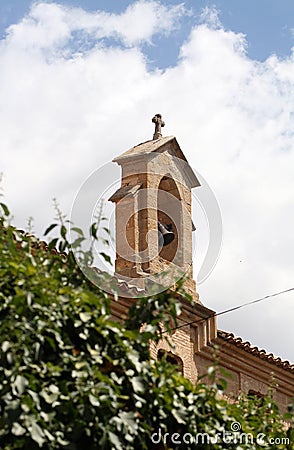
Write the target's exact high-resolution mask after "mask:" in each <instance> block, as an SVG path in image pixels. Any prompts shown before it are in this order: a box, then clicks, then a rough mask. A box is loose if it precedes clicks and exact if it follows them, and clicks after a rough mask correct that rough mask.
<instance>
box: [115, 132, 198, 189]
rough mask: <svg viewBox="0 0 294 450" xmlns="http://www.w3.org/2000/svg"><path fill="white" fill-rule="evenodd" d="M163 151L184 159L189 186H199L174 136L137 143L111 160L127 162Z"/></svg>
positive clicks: (121, 162) (120, 162)
mask: <svg viewBox="0 0 294 450" xmlns="http://www.w3.org/2000/svg"><path fill="white" fill-rule="evenodd" d="M163 152H168V153H170V154H171V155H172V156H175V157H176V158H178V159H179V160H182V161H184V164H183V166H182V167H183V170H184V171H185V173H186V176H187V177H188V179H189V181H190V186H191V187H197V186H200V182H199V180H198V178H197V177H196V175H195V173H194V171H193V169H192V168H191V166H190V165H189V163H188V161H187V159H186V157H185V155H184V153H183V151H182V149H181V147H180V146H179V144H178V141H177V140H176V138H175V136H166V137H161V138H159V139H156V140H150V141H146V142H142V143H141V144H138V145H136V146H135V147H132V148H130V149H129V150H127V151H125V152H124V153H122V154H121V155H119V156H117V157H116V158H114V159H113V162H116V163H118V164H120V165H121V164H123V163H124V162H127V161H129V160H131V159H133V158H136V157H139V156H143V155H151V154H152V153H163Z"/></svg>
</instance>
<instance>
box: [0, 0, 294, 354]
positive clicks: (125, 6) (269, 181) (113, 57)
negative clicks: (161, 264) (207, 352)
mask: <svg viewBox="0 0 294 450" xmlns="http://www.w3.org/2000/svg"><path fill="white" fill-rule="evenodd" d="M0 37H1V42H0V68H1V69H0V92H1V97H0V98H1V103H0V131H1V134H0V136H1V139H0V164H1V169H0V170H1V171H2V172H3V174H4V180H3V183H2V185H3V188H4V191H5V199H6V202H7V203H8V205H9V206H10V209H11V210H12V212H13V214H14V223H15V224H16V225H17V226H19V227H23V228H25V227H26V223H27V219H28V217H29V216H33V217H34V230H35V232H36V233H37V234H38V235H39V236H41V235H42V232H43V231H44V229H45V228H46V226H47V225H48V224H49V223H50V222H51V221H52V218H53V217H54V214H55V213H54V210H53V207H52V198H53V197H57V199H58V201H59V203H60V205H61V207H62V209H63V211H64V212H65V213H69V211H70V208H71V205H72V203H73V200H74V198H75V196H76V194H77V192H78V190H79V188H80V186H81V185H82V183H83V182H84V181H85V179H86V178H87V177H88V176H89V174H91V173H92V172H93V170H95V169H97V168H100V170H101V167H103V166H104V165H107V167H108V163H109V162H110V161H111V160H112V159H113V158H114V157H115V156H117V155H118V154H120V153H122V152H123V151H125V150H126V149H128V148H130V147H132V146H133V145H136V144H138V143H140V142H142V141H145V140H147V139H150V138H151V137H152V133H153V127H152V124H151V118H152V116H153V115H154V113H157V112H161V113H162V114H163V116H164V119H165V121H166V127H165V128H164V134H165V135H175V136H176V137H177V139H178V142H179V143H180V145H181V148H182V149H183V151H184V153H185V155H186V157H187V159H188V160H189V162H190V164H191V166H192V167H193V168H194V169H196V170H197V171H198V172H199V173H200V174H201V175H202V177H204V179H205V180H206V182H207V183H208V184H209V186H210V188H211V189H212V190H213V192H214V194H215V196H216V198H217V202H218V204H219V207H220V210H221V213H222V221H223V244H222V250H221V254H220V257H219V260H218V262H217V265H216V267H215V269H214V270H213V272H212V273H211V275H210V276H209V277H208V278H207V279H206V280H205V282H203V283H201V284H199V286H198V291H199V293H200V296H201V300H202V302H203V303H204V304H205V305H207V306H209V307H210V308H212V309H215V310H216V311H222V310H224V309H227V308H230V307H233V306H235V305H238V304H240V303H244V302H246V301H250V300H254V299H256V298H259V297H263V296H264V295H268V294H271V293H275V292H277V291H281V290H283V289H287V288H291V287H293V286H294V280H293V265H294V264H293V263H294V261H293V255H294V244H293V219H294V209H293V206H294V201H293V195H294V194H293V193H294V176H293V175H294V148H293V138H294V111H293V105H294V53H293V51H294V50H293V49H292V46H294V3H293V2H292V0H284V1H283V2H277V1H275V0H259V2H258V5H257V2H256V1H255V0H248V1H246V2H245V1H241V0H239V1H236V0H226V1H224V0H223V1H221V0H216V1H214V2H210V1H206V2H205V1H200V0H199V1H192V0H191V1H186V2H183V3H180V2H178V1H175V0H170V1H165V0H164V1H163V0H162V1H155V0H154V1H148V0H145V1H142V0H139V1H127V0H120V1H106V0H104V1H102V0H84V1H82V0H68V1H59V2H55V1H47V2H42V1H40V2H31V1H29V0H23V1H17V0H2V1H1V5H0ZM105 173H107V170H106V169H105ZM195 211H196V213H197V205H196V206H195ZM196 216H197V214H196ZM194 220H195V219H194ZM202 222H203V220H201V217H200V213H199V224H200V225H199V227H198V228H200V229H199V231H197V232H196V233H198V236H197V238H196V239H198V244H197V245H196V252H195V261H194V263H195V268H196V270H195V272H197V270H198V269H199V267H200V266H201V260H202V259H203V257H204V256H203V248H204V247H205V245H206V244H207V243H205V242H203V241H202V240H201V237H203V240H205V239H207V236H208V235H209V233H208V232H207V230H206V231H205V230H202V225H201V224H202ZM196 225H197V217H196ZM211 231H213V230H211ZM199 240H200V242H199ZM197 246H198V248H199V249H200V250H199V251H197ZM204 253H205V252H204ZM195 277H197V273H195ZM293 319H294V294H293V293H290V294H287V295H281V296H278V297H274V298H272V299H269V300H267V301H264V302H262V303H260V304H256V305H253V306H249V307H247V308H245V309H241V310H240V311H237V312H234V313H231V314H227V315H224V316H222V317H221V318H219V322H218V323H219V327H220V328H222V329H224V330H226V331H232V332H234V333H235V334H237V335H240V336H242V337H243V339H244V340H249V341H250V342H252V343H254V344H255V345H258V346H259V347H261V348H265V349H266V350H268V351H271V352H273V353H274V354H275V355H277V356H281V357H282V358H284V359H290V360H291V361H292V362H294V350H293V342H294V326H293V323H294V320H293Z"/></svg>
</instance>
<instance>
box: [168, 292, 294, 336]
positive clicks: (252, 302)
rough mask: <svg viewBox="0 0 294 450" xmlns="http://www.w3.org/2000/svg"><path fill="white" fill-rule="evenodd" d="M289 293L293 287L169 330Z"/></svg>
mask: <svg viewBox="0 0 294 450" xmlns="http://www.w3.org/2000/svg"><path fill="white" fill-rule="evenodd" d="M291 291H294V287H292V288H289V289H285V290H283V291H279V292H275V293H274V294H269V295H265V296H264V297H261V298H257V299H256V300H252V301H250V302H246V303H242V304H241V305H238V306H234V307H232V308H229V309H225V310H224V311H220V312H218V313H213V314H211V315H210V316H208V317H206V318H204V319H197V320H192V321H191V322H186V323H185V324H183V325H179V326H177V327H174V328H171V330H170V331H175V330H178V329H179V328H183V327H186V326H188V325H192V324H195V323H200V322H205V321H206V320H208V319H211V318H212V317H217V316H222V315H224V314H228V313H230V312H232V311H237V310H238V309H241V308H245V306H249V305H253V304H255V303H259V302H262V301H264V300H267V299H269V298H272V297H277V296H278V295H282V294H286V293H288V292H291ZM166 332H167V331H165V333H166Z"/></svg>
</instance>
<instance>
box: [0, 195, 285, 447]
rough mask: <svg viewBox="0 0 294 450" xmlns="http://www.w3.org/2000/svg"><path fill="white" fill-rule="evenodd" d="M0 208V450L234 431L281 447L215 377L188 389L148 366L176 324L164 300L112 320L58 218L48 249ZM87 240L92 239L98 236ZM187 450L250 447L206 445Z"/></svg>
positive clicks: (142, 442) (259, 412)
mask: <svg viewBox="0 0 294 450" xmlns="http://www.w3.org/2000/svg"><path fill="white" fill-rule="evenodd" d="M0 206H1V211H2V213H1V214H2V216H1V218H0V227H1V230H0V232H1V234H0V255H1V265H0V448H1V449H3V450H14V449H24V450H26V449H29V450H34V449H39V448H42V449H44V450H49V449H50V450H53V449H61V448H64V449H68V450H75V449H77V450H78V449H89V450H91V449H92V450H96V449H97V450H98V449H99V450H100V449H117V450H127V449H153V448H179V449H180V448H185V449H189V448H191V449H192V448H196V444H187V443H184V442H183V441H182V442H181V443H180V444H174V443H173V441H172V438H171V436H172V434H173V433H178V435H179V436H183V435H184V434H187V433H190V434H191V435H192V436H195V435H196V434H197V433H201V432H202V433H208V434H209V436H211V437H215V436H216V434H217V433H221V432H224V431H228V430H230V426H231V424H232V423H233V422H236V421H238V422H239V423H240V424H241V425H242V430H244V431H246V432H252V433H253V434H254V436H255V437H256V435H257V432H258V431H261V432H264V433H265V434H267V436H268V437H269V436H280V437H285V435H286V432H285V430H284V428H283V426H284V425H283V422H282V418H281V416H280V414H279V412H278V411H277V407H276V406H275V405H274V403H273V401H272V399H270V398H266V399H265V403H264V404H263V405H260V404H259V403H258V401H257V400H256V399H252V398H246V397H241V398H240V399H239V403H238V402H237V403H230V402H227V401H226V400H225V399H224V398H223V397H222V396H221V394H222V386H221V383H220V382H219V381H215V380H216V379H215V380H214V379H212V380H211V384H210V385H208V384H205V383H204V382H199V383H198V384H197V386H192V384H191V383H190V382H189V381H188V380H186V379H185V378H183V377H182V375H181V374H180V373H179V372H178V371H177V369H176V368H175V367H174V366H172V365H171V364H168V363H167V362H166V361H165V360H164V359H163V360H162V361H150V355H149V346H150V340H151V339H153V340H154V341H156V340H158V339H160V338H162V337H164V336H167V337H168V336H169V333H165V331H170V330H171V329H172V328H173V327H174V326H175V325H176V320H177V316H178V315H179V313H180V303H179V301H178V300H177V299H176V298H175V297H176V295H175V294H174V293H172V292H165V293H162V294H160V295H157V296H155V297H151V298H142V299H139V300H138V301H137V302H136V304H135V305H134V307H133V308H132V309H131V310H130V315H129V318H128V319H127V321H126V323H124V324H123V323H122V324H120V323H117V322H114V321H113V320H112V319H111V314H110V299H109V298H108V297H107V295H106V294H105V293H104V292H103V291H100V290H99V289H98V288H97V287H95V286H94V285H92V284H91V283H90V282H89V281H88V280H87V279H86V278H85V277H84V275H83V274H82V272H81V271H80V269H79V267H78V265H77V264H76V262H75V259H74V257H73V254H72V250H71V244H73V245H74V246H76V248H79V247H80V246H81V243H82V239H83V238H84V236H83V233H82V231H81V230H80V229H79V228H75V229H73V231H74V232H75V233H76V240H74V242H72V243H70V242H69V241H68V239H67V228H66V222H65V221H64V218H63V217H61V216H60V217H59V219H61V223H60V222H59V223H55V224H53V225H50V226H49V227H48V228H47V230H46V233H49V232H50V231H52V230H53V229H54V230H55V231H56V229H58V228H59V231H60V236H58V237H56V238H54V239H53V240H52V241H51V243H50V244H49V246H48V247H47V246H46V245H45V244H43V243H42V242H40V241H38V240H37V239H36V238H34V237H32V236H30V235H27V234H25V233H22V232H20V231H18V230H16V229H15V228H14V227H12V226H11V225H9V224H8V220H7V219H8V217H9V210H8V208H7V207H6V206H5V205H4V204H3V203H1V204H0ZM91 233H92V236H93V237H94V238H97V236H98V230H97V227H92V230H91ZM56 246H57V248H58V249H59V251H61V252H65V253H66V255H63V254H60V253H57V252H56V251H55V249H54V248H55V247H56ZM88 257H89V260H91V255H88ZM179 289H180V287H179ZM142 325H143V327H142ZM215 370H216V369H215V368H214V369H212V370H211V371H210V375H211V376H215ZM292 417H293V414H292V413H289V415H288V417H287V418H288V420H292ZM292 430H293V428H289V430H288V432H287V433H288V435H289V437H290V434H291V433H292ZM165 433H169V435H168V436H166V437H165V438H164V434H165ZM152 437H153V438H152ZM292 437H293V436H292ZM152 439H153V441H152ZM157 439H159V441H160V443H158V444H157V442H159V441H158V440H157ZM164 441H165V443H164ZM290 445H291V444H290ZM290 445H289V444H288V445H284V444H283V445H280V446H276V447H273V446H269V445H268V446H264V447H263V448H281V449H282V448H287V449H289V448H292V447H291V446H290ZM197 448H199V449H216V450H217V449H222V448H228V449H236V448H239V449H241V448H242V449H255V448H258V447H257V444H250V443H249V444H245V445H243V444H242V446H239V447H238V446H236V444H234V443H223V442H216V443H210V444H206V443H201V444H198V445H197Z"/></svg>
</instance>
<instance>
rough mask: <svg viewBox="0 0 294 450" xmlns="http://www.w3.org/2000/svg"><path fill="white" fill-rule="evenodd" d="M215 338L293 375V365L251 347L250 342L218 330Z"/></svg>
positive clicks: (262, 350)
mask: <svg viewBox="0 0 294 450" xmlns="http://www.w3.org/2000/svg"><path fill="white" fill-rule="evenodd" d="M217 337H218V338H220V339H223V340H225V341H226V342H229V343H230V344H233V345H235V346H236V347H239V348H241V349H242V350H244V351H245V352H248V353H251V355H254V356H256V357H257V358H260V359H263V360H264V361H267V362H269V363H271V364H275V365H276V366H278V367H280V368H281V369H285V370H288V371H290V372H292V373H294V364H291V363H290V362H289V361H283V360H282V359H281V358H279V357H276V356H274V355H273V353H267V351H266V350H264V349H259V348H258V347H254V346H252V345H251V344H250V342H248V341H243V340H242V338H240V337H236V336H235V335H234V334H233V333H228V332H226V331H222V330H218V331H217Z"/></svg>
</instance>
